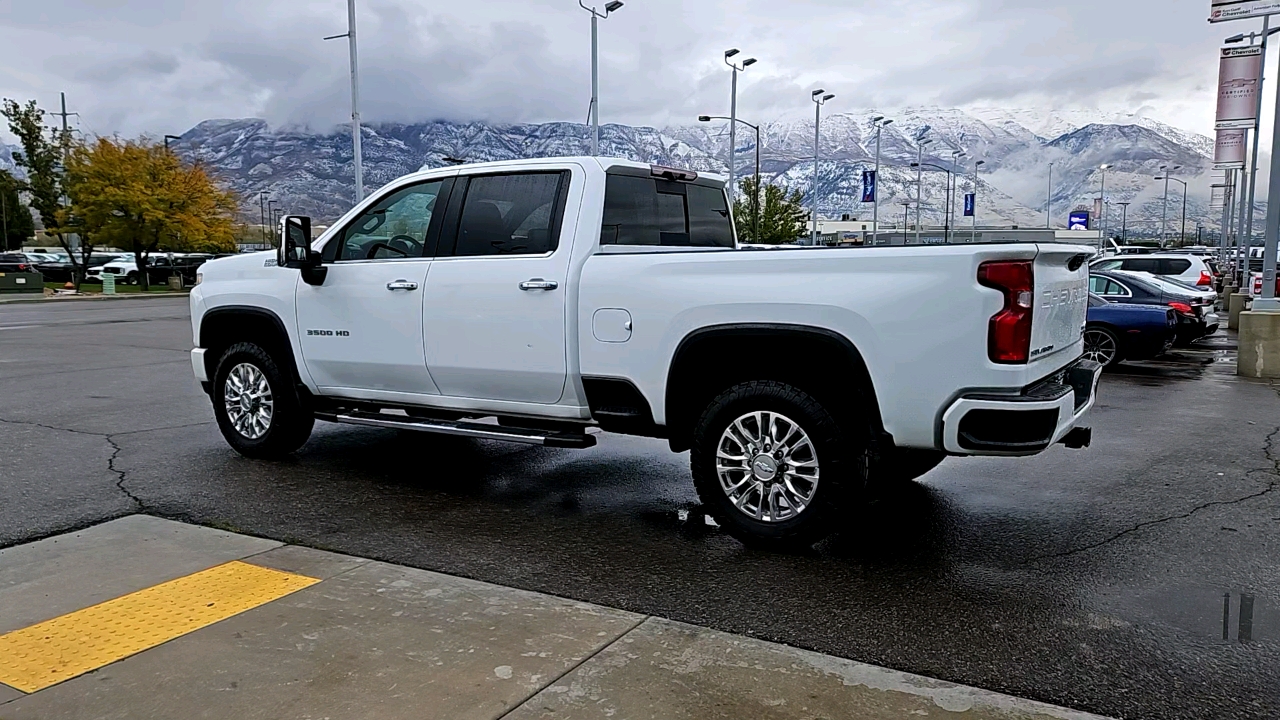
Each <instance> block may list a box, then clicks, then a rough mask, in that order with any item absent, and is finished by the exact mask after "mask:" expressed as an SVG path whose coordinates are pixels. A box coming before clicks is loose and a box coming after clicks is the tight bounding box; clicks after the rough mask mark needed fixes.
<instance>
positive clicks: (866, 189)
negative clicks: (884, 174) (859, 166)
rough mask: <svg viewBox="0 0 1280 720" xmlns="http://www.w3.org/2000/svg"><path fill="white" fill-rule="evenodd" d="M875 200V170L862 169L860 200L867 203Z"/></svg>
mask: <svg viewBox="0 0 1280 720" xmlns="http://www.w3.org/2000/svg"><path fill="white" fill-rule="evenodd" d="M875 201H876V171H875V170H863V171H862V202H864V203H869V202H875Z"/></svg>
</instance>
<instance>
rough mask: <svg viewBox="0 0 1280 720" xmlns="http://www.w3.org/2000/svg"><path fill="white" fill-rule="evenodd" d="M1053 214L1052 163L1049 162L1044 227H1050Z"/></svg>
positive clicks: (1046, 228)
mask: <svg viewBox="0 0 1280 720" xmlns="http://www.w3.org/2000/svg"><path fill="white" fill-rule="evenodd" d="M1052 216H1053V163H1049V197H1048V199H1046V200H1045V203H1044V229H1045V230H1048V229H1049V228H1050V227H1052V224H1051V223H1052V220H1051V218H1052Z"/></svg>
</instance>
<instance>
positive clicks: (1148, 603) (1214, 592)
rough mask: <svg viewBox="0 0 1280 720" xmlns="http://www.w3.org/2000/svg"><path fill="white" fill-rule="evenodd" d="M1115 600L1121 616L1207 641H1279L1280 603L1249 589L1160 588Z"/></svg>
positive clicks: (1243, 642)
mask: <svg viewBox="0 0 1280 720" xmlns="http://www.w3.org/2000/svg"><path fill="white" fill-rule="evenodd" d="M1114 600H1115V601H1116V604H1117V605H1118V607H1116V608H1115V610H1116V613H1115V614H1116V615H1118V616H1120V617H1121V618H1124V619H1126V620H1132V621H1134V622H1137V623H1144V624H1153V625H1164V626H1169V627H1174V628H1177V629H1179V630H1183V631H1185V632H1190V633H1192V634H1194V635H1195V636H1197V637H1198V638H1200V639H1201V640H1203V641H1206V642H1217V643H1233V644H1234V643H1241V644H1248V643H1253V642H1259V641H1271V642H1276V641H1280V604H1277V603H1276V602H1275V601H1274V600H1272V599H1271V598H1267V597H1262V596H1259V595H1256V594H1254V593H1252V592H1248V591H1239V590H1235V591H1229V590H1221V589H1216V588H1205V587H1182V588H1161V589H1158V590H1151V591H1148V592H1143V593H1139V594H1137V595H1131V596H1127V597H1121V598H1115V599H1114Z"/></svg>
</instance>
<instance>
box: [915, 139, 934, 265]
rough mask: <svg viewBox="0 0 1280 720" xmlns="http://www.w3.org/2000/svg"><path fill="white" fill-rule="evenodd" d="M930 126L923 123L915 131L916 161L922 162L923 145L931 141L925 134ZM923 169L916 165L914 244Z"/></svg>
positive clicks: (917, 240)
mask: <svg viewBox="0 0 1280 720" xmlns="http://www.w3.org/2000/svg"><path fill="white" fill-rule="evenodd" d="M929 130H930V127H929V126H928V125H925V126H924V127H922V128H920V130H919V131H917V132H916V162H917V163H922V162H924V146H925V145H928V144H929V143H931V142H933V140H930V139H927V138H926V137H925V135H927V134H928V133H929ZM923 183H924V171H923V170H922V169H921V168H920V167H916V244H917V245H919V244H920V203H921V201H922V200H923V199H924V185H923Z"/></svg>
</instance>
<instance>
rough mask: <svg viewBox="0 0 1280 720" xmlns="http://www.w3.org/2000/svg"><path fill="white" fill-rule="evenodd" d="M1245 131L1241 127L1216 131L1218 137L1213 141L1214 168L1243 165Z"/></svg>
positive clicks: (1231, 167)
mask: <svg viewBox="0 0 1280 720" xmlns="http://www.w3.org/2000/svg"><path fill="white" fill-rule="evenodd" d="M1246 133H1247V131H1246V130H1243V129H1240V130H1219V131H1218V138H1217V140H1216V141H1214V143H1213V169H1214V170H1231V169H1235V168H1243V167H1244V156H1245V144H1246V143H1245V136H1246Z"/></svg>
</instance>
